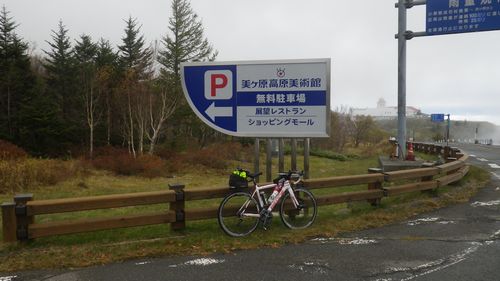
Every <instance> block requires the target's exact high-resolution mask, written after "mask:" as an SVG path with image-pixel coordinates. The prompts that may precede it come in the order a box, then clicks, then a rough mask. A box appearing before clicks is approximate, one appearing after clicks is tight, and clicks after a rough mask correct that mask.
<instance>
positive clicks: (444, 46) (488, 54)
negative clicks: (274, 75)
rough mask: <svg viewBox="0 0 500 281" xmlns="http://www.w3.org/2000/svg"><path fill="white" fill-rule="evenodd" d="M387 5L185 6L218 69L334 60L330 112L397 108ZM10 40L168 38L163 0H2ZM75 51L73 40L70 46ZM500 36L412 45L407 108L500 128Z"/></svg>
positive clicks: (242, 0) (329, 1) (420, 23)
mask: <svg viewBox="0 0 500 281" xmlns="http://www.w3.org/2000/svg"><path fill="white" fill-rule="evenodd" d="M395 2H397V1H395V0H392V1H388V0H358V1H347V0H343V1H340V0H308V1H304V0H191V5H192V7H193V9H194V10H195V11H196V13H197V14H198V15H199V16H200V18H201V19H202V20H203V25H204V27H205V35H206V36H207V38H208V39H209V41H210V42H211V43H212V45H213V46H214V47H215V48H216V49H217V50H219V56H218V60H219V61H231V60H262V59H303V58H331V59H332V77H331V78H332V88H331V93H332V98H331V101H332V108H336V107H340V106H342V105H344V106H349V107H374V106H375V105H376V102H377V100H378V99H379V98H381V97H382V98H384V99H385V100H386V101H387V105H392V106H396V105H397V40H395V39H394V34H395V33H396V32H397V9H395V8H394V3H395ZM0 4H1V5H5V6H6V8H7V10H8V11H10V12H11V13H10V16H12V17H13V18H14V20H15V21H16V22H17V23H18V24H20V25H19V27H18V29H17V31H18V33H19V35H20V36H21V37H23V38H24V39H25V40H26V41H28V42H30V44H31V46H34V48H35V52H37V53H42V50H48V45H47V43H46V42H45V40H51V34H52V33H51V30H56V29H57V25H58V22H59V20H62V21H63V23H64V25H65V26H66V28H67V29H69V36H70V37H71V38H72V39H73V40H75V39H77V38H78V37H79V36H80V35H81V34H83V33H86V34H89V35H91V36H92V37H93V38H94V40H97V39H99V38H101V37H103V38H105V39H109V40H110V41H111V42H112V43H113V44H114V45H115V46H116V44H120V43H121V37H123V35H124V31H123V30H124V27H125V23H124V19H127V18H128V17H129V16H132V17H134V18H137V20H138V22H139V23H140V24H142V29H141V31H142V32H143V34H144V35H145V37H146V40H147V42H153V41H154V40H161V37H162V36H164V35H165V34H166V33H167V27H168V19H169V17H170V15H171V12H170V0H162V1H160V0H142V1H138V0H136V1H133V0H85V1H83V0H79V1H77V0H44V1H40V0H0ZM408 17H409V18H408V29H409V30H413V31H423V30H424V28H425V6H419V7H414V8H412V9H410V10H408ZM73 42H74V41H73ZM499 50H500V31H490V32H481V33H467V34H457V35H445V36H433V37H422V38H415V39H412V40H411V41H409V42H408V62H407V67H408V69H407V75H408V77H407V105H408V106H415V107H417V108H420V109H422V111H423V112H425V113H450V114H452V119H457V120H463V119H467V120H482V121H490V122H493V123H496V124H498V125H500V98H499V95H500V51H499Z"/></svg>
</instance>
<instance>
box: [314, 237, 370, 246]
mask: <svg viewBox="0 0 500 281" xmlns="http://www.w3.org/2000/svg"><path fill="white" fill-rule="evenodd" d="M310 241H311V242H319V243H321V244H325V243H328V242H337V243H339V244H340V245H368V244H376V243H378V241H377V240H373V239H365V238H314V239H312V240H310Z"/></svg>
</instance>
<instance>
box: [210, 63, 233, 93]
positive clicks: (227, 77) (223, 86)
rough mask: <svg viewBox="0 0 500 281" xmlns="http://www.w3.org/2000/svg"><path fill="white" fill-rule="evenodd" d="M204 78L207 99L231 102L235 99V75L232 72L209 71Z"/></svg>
mask: <svg viewBox="0 0 500 281" xmlns="http://www.w3.org/2000/svg"><path fill="white" fill-rule="evenodd" d="M204 77H205V79H204V81H205V82H204V83H205V85H204V86H205V87H204V96H205V99H207V100H229V99H231V98H232V97H233V73H232V72H231V70H225V69H224V70H207V71H205V76H204Z"/></svg>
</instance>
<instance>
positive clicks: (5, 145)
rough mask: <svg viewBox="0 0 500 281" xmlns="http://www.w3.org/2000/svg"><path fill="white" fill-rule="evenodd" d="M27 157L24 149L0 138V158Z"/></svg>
mask: <svg viewBox="0 0 500 281" xmlns="http://www.w3.org/2000/svg"><path fill="white" fill-rule="evenodd" d="M26 157H28V154H27V153H26V151H24V150H23V149H22V148H20V147H18V146H17V145H15V144H12V143H10V142H8V141H4V140H0V160H14V159H23V158H26Z"/></svg>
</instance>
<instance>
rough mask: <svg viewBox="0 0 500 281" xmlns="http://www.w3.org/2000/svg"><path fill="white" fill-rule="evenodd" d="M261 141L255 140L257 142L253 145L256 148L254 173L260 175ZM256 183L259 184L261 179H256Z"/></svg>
mask: <svg viewBox="0 0 500 281" xmlns="http://www.w3.org/2000/svg"><path fill="white" fill-rule="evenodd" d="M259 142H260V140H259V139H258V138H256V139H255V142H254V143H253V147H254V160H253V161H254V162H253V172H254V173H258V172H259V164H260V163H259V161H260V145H259ZM255 181H256V182H259V177H257V178H256V179H255Z"/></svg>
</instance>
